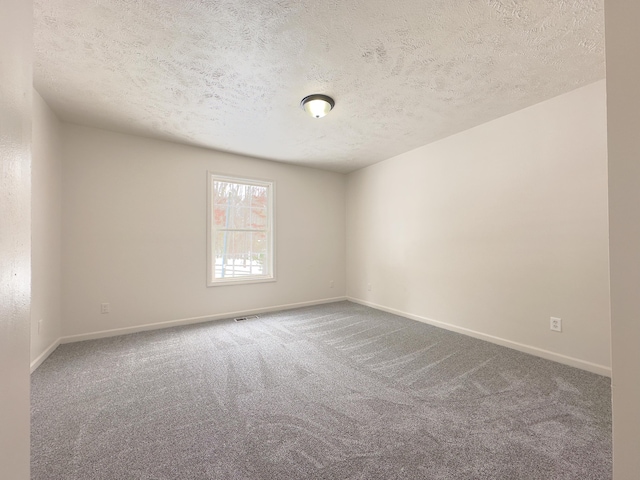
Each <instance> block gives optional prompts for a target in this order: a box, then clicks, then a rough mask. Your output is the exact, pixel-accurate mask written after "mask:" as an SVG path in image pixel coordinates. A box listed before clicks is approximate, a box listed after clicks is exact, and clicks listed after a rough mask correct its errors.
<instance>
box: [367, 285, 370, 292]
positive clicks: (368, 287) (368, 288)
mask: <svg viewBox="0 0 640 480" xmlns="http://www.w3.org/2000/svg"><path fill="white" fill-rule="evenodd" d="M367 290H369V291H371V284H370V283H367Z"/></svg>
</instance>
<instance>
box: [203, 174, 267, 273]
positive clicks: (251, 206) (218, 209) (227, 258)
mask: <svg viewBox="0 0 640 480" xmlns="http://www.w3.org/2000/svg"><path fill="white" fill-rule="evenodd" d="M209 192H210V195H209V227H210V228H209V231H210V238H209V255H208V257H209V268H208V271H209V284H210V285H217V284H221V283H243V282H245V281H246V282H251V281H264V280H272V279H273V277H274V276H273V229H272V224H273V183H272V182H263V181H258V180H248V179H236V178H229V177H221V176H217V175H212V174H210V188H209Z"/></svg>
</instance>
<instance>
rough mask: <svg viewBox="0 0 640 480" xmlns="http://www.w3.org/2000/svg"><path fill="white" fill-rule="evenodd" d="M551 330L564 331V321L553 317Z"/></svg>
mask: <svg viewBox="0 0 640 480" xmlns="http://www.w3.org/2000/svg"><path fill="white" fill-rule="evenodd" d="M550 328H551V330H553V331H554V332H561V331H562V319H561V318H557V317H551V327H550Z"/></svg>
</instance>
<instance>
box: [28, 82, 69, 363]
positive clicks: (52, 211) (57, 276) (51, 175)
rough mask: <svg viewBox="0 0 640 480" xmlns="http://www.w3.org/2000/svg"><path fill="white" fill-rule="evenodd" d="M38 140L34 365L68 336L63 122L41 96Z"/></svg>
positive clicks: (36, 107) (37, 99) (36, 102)
mask: <svg viewBox="0 0 640 480" xmlns="http://www.w3.org/2000/svg"><path fill="white" fill-rule="evenodd" d="M32 138H33V141H32V162H31V187H32V195H31V231H32V239H31V276H32V283H31V361H32V362H34V360H36V359H37V358H38V357H40V356H41V355H42V354H43V353H45V352H46V351H47V349H48V348H49V347H51V346H52V345H53V346H55V342H56V341H57V340H58V339H59V338H60V336H61V332H62V330H61V320H62V306H61V300H62V298H61V295H62V269H61V258H62V250H61V243H60V236H61V228H62V212H61V205H62V197H61V185H62V159H61V152H60V122H59V121H58V118H57V117H56V116H55V114H54V113H53V112H52V111H51V109H50V108H49V107H48V106H47V104H46V103H45V101H44V100H43V99H42V97H41V96H40V95H39V94H38V92H36V91H35V90H34V92H33V137H32ZM40 320H42V324H41V326H40V328H38V322H39V321H40Z"/></svg>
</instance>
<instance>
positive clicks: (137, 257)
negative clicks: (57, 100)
mask: <svg viewBox="0 0 640 480" xmlns="http://www.w3.org/2000/svg"><path fill="white" fill-rule="evenodd" d="M62 132H63V135H62V138H63V171H64V175H63V238H62V245H63V247H62V250H63V265H64V268H63V318H64V325H63V335H65V336H72V335H81V334H87V333H91V332H98V331H104V330H110V329H123V328H128V327H137V326H140V325H144V324H153V323H158V322H169V321H176V320H182V319H191V318H195V317H202V316H205V317H206V316H214V315H220V314H228V313H232V312H240V311H247V310H254V309H256V310H261V309H266V308H272V307H279V306H286V305H291V304H297V303H301V302H320V301H324V300H328V299H332V298H344V295H345V291H346V288H345V212H344V202H345V177H344V175H340V174H337V173H332V172H326V171H320V170H314V169H311V168H304V167H296V166H292V165H285V164H281V163H274V162H268V161H264V160H257V159H251V158H248V157H242V156H238V155H232V154H227V153H221V152H213V151H208V150H204V149H199V148H194V147H188V146H184V145H178V144H174V143H169V142H163V141H158V140H151V139H145V138H140V137H135V136H129V135H122V134H118V133H111V132H107V131H104V130H98V129H93V128H87V127H79V126H74V125H67V124H63V128H62ZM207 170H211V171H215V172H217V173H220V174H227V175H238V176H244V177H254V178H263V179H269V180H275V182H276V238H277V242H276V249H277V250H276V273H277V281H276V282H271V283H260V284H249V285H234V286H217V287H207V286H206V191H207V188H206V187H207ZM332 280H333V281H334V286H333V288H331V287H330V286H329V285H330V281H332ZM103 302H108V303H110V306H111V313H109V314H106V315H105V314H100V304H101V303H103ZM83 338H85V337H83Z"/></svg>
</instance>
